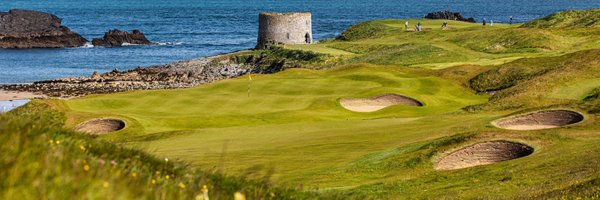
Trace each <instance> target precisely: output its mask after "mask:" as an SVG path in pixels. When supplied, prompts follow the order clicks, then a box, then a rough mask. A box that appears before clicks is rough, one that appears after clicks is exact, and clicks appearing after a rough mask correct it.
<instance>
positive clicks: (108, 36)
mask: <svg viewBox="0 0 600 200" xmlns="http://www.w3.org/2000/svg"><path fill="white" fill-rule="evenodd" d="M92 44H93V45H94V46H104V47H114V46H123V44H150V40H148V39H147V38H146V36H145V35H144V33H142V32H141V31H139V30H133V31H132V33H129V32H127V31H121V30H118V29H115V30H110V31H108V32H106V33H104V37H103V38H96V39H93V40H92Z"/></svg>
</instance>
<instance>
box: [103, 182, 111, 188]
mask: <svg viewBox="0 0 600 200" xmlns="http://www.w3.org/2000/svg"><path fill="white" fill-rule="evenodd" d="M109 185H110V184H108V182H106V181H104V184H102V186H104V187H105V188H107V187H108V186H109Z"/></svg>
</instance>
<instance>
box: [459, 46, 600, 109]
mask: <svg viewBox="0 0 600 200" xmlns="http://www.w3.org/2000/svg"><path fill="white" fill-rule="evenodd" d="M599 64H600V49H595V50H586V51H580V52H576V53H572V54H567V55H564V56H557V57H549V58H528V59H521V60H518V61H515V62H511V63H507V64H504V65H500V66H498V67H495V68H493V69H491V70H488V71H485V72H483V73H481V74H479V75H477V76H475V77H474V78H472V79H471V80H470V86H471V88H473V89H475V90H476V91H479V92H490V91H493V92H495V94H494V95H493V96H492V97H491V98H490V102H488V103H486V105H485V106H484V107H487V108H489V109H498V110H503V109H516V108H523V107H535V106H549V105H552V104H557V103H561V104H564V103H577V102H579V101H580V100H582V99H584V98H585V97H586V95H588V94H591V96H593V89H594V88H595V87H598V86H600V79H598V77H597V75H596V74H598V73H600V71H599V70H600V69H599V68H598V67H597V66H598V65H599ZM586 109H587V108H586Z"/></svg>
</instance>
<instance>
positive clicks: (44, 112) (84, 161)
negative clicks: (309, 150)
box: [0, 102, 329, 199]
mask: <svg viewBox="0 0 600 200" xmlns="http://www.w3.org/2000/svg"><path fill="white" fill-rule="evenodd" d="M64 120H65V116H64V114H62V113H59V112H56V111H53V110H51V109H50V108H49V107H48V106H47V105H46V104H42V103H39V102H33V103H30V104H27V105H26V106H24V107H21V108H19V109H17V110H15V111H12V112H11V113H8V114H4V115H0V132H1V133H2V134H0V143H1V144H2V145H0V151H2V156H1V157H0V158H1V159H0V168H1V169H2V170H0V176H1V177H2V179H1V180H0V198H2V199H73V198H75V199H194V198H196V196H198V195H200V194H202V190H201V188H202V187H203V186H204V185H206V186H207V187H208V188H209V196H210V197H211V198H216V199H229V198H232V197H233V194H234V193H235V192H241V193H243V194H245V195H246V196H247V197H248V198H251V199H288V198H292V197H293V198H300V199H304V198H309V197H310V198H311V199H312V198H320V197H319V196H318V195H317V194H308V193H301V192H296V191H294V190H292V189H280V188H274V187H271V186H270V185H269V180H268V177H265V178H262V179H260V180H255V181H249V180H246V179H244V178H234V177H227V176H223V175H220V174H217V173H213V172H210V173H206V172H203V171H200V170H197V169H196V168H194V167H190V166H188V165H187V164H184V163H181V162H179V161H176V160H165V159H162V158H156V157H154V156H151V155H148V154H146V153H143V152H140V151H136V150H131V149H127V148H122V147H120V146H117V145H114V144H111V143H108V142H105V141H103V140H97V139H94V138H92V137H89V136H85V135H80V134H78V133H74V132H72V131H70V130H66V129H63V128H62V125H63V123H64ZM328 198H329V197H328Z"/></svg>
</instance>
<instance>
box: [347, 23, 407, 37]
mask: <svg viewBox="0 0 600 200" xmlns="http://www.w3.org/2000/svg"><path fill="white" fill-rule="evenodd" d="M393 31H399V30H398V29H394V28H392V27H390V26H387V25H386V24H385V23H384V22H382V21H366V22H361V23H359V24H357V25H354V26H352V27H350V28H349V29H348V30H346V31H345V32H344V33H342V35H341V36H340V37H339V38H338V39H340V40H344V41H354V40H362V39H374V38H380V37H383V36H386V35H391V34H392V32H393Z"/></svg>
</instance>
